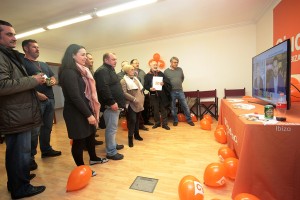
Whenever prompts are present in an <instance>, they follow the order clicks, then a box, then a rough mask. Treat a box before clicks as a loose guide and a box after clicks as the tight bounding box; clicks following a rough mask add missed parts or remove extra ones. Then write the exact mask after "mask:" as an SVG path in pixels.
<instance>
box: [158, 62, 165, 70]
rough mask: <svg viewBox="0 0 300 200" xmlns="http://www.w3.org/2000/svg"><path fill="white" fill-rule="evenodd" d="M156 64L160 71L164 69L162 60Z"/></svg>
mask: <svg viewBox="0 0 300 200" xmlns="http://www.w3.org/2000/svg"><path fill="white" fill-rule="evenodd" d="M157 64H158V67H159V68H160V69H163V68H164V67H165V62H164V61H163V60H159V61H157Z"/></svg>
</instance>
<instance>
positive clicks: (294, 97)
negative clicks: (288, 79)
mask: <svg viewBox="0 0 300 200" xmlns="http://www.w3.org/2000/svg"><path fill="white" fill-rule="evenodd" d="M297 88H298V90H297ZM299 90H300V83H298V84H294V85H291V101H292V102H298V101H300V92H299Z"/></svg>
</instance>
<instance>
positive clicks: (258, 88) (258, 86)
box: [253, 63, 263, 96]
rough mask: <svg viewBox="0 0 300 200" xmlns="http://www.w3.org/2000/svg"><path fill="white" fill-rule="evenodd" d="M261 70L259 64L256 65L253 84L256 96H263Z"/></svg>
mask: <svg viewBox="0 0 300 200" xmlns="http://www.w3.org/2000/svg"><path fill="white" fill-rule="evenodd" d="M261 73H262V72H261V69H260V66H259V63H256V64H255V74H254V76H255V78H254V82H253V88H254V93H255V95H259V96H262V95H263V79H262V76H261Z"/></svg>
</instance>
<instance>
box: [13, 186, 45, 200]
mask: <svg viewBox="0 0 300 200" xmlns="http://www.w3.org/2000/svg"><path fill="white" fill-rule="evenodd" d="M45 189H46V187H45V186H32V185H30V188H29V189H28V190H27V191H26V193H25V194H22V195H16V196H15V195H13V194H12V195H11V198H12V199H21V198H24V197H31V196H34V195H37V194H40V193H42V192H44V191H45Z"/></svg>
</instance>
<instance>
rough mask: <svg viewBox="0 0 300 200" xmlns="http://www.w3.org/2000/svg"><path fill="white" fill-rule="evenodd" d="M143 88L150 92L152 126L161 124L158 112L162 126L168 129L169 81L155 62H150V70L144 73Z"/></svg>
mask: <svg viewBox="0 0 300 200" xmlns="http://www.w3.org/2000/svg"><path fill="white" fill-rule="evenodd" d="M144 86H145V89H146V90H148V91H149V92H150V103H151V105H152V106H153V113H154V121H155V124H154V126H153V127H152V128H157V127H159V126H161V122H160V114H161V118H162V128H164V129H166V130H170V127H169V126H168V110H167V108H168V107H169V106H170V102H171V96H170V92H171V90H172V86H171V83H170V81H169V79H168V78H166V77H165V75H164V74H163V73H162V72H161V71H159V70H158V67H157V62H156V61H151V62H150V71H149V72H148V73H147V74H146V75H145V84H144ZM159 112H160V113H159Z"/></svg>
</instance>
